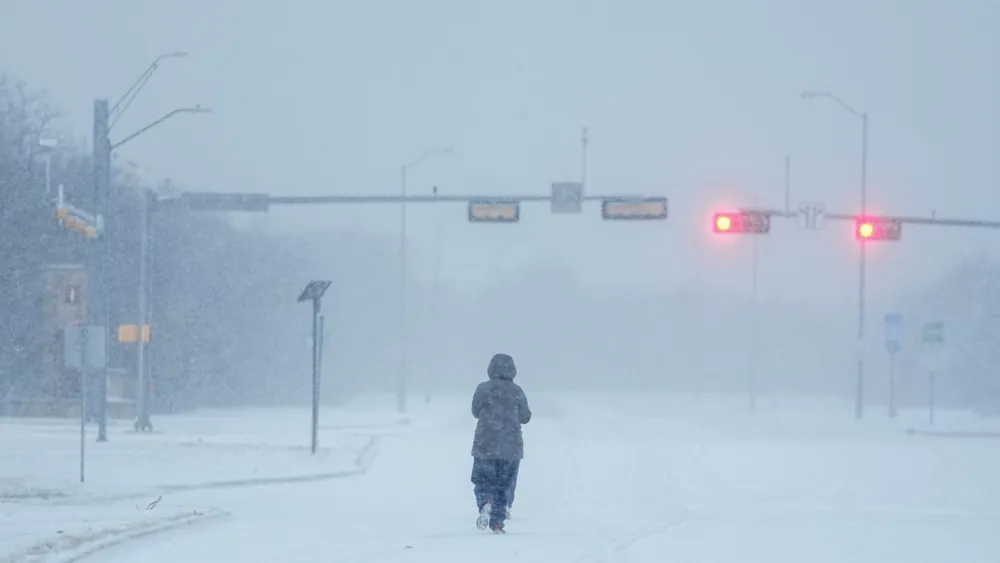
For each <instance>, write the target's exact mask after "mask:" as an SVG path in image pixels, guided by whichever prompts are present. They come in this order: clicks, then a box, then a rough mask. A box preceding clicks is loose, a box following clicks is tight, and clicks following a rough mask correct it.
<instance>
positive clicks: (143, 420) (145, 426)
mask: <svg viewBox="0 0 1000 563" xmlns="http://www.w3.org/2000/svg"><path fill="white" fill-rule="evenodd" d="M135 431H136V432H152V431H153V423H152V422H151V421H150V420H149V415H148V414H145V415H142V416H140V417H139V418H137V419H136V420H135Z"/></svg>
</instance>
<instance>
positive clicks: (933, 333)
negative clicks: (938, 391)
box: [923, 321, 944, 424]
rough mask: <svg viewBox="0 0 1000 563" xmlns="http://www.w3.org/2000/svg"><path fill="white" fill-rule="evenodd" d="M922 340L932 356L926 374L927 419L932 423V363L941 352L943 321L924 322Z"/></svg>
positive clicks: (934, 369)
mask: <svg viewBox="0 0 1000 563" xmlns="http://www.w3.org/2000/svg"><path fill="white" fill-rule="evenodd" d="M923 341H924V347H925V348H927V351H928V353H929V355H933V356H934V358H933V359H932V361H931V366H930V369H929V370H928V376H927V419H928V422H929V423H930V424H934V387H935V383H936V382H935V371H936V368H937V366H936V365H934V364H935V363H936V360H937V359H938V357H937V356H938V355H939V354H940V353H941V345H942V344H944V322H942V321H933V322H927V323H924V327H923Z"/></svg>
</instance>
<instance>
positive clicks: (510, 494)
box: [507, 464, 521, 508]
mask: <svg viewBox="0 0 1000 563" xmlns="http://www.w3.org/2000/svg"><path fill="white" fill-rule="evenodd" d="M520 472H521V466H520V464H518V466H517V468H515V469H514V478H513V479H511V480H510V487H507V507H508V508H510V507H511V506H514V489H516V488H517V474H518V473H520Z"/></svg>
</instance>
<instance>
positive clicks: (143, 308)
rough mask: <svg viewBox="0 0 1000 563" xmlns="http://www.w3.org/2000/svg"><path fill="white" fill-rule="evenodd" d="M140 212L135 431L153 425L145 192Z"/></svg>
mask: <svg viewBox="0 0 1000 563" xmlns="http://www.w3.org/2000/svg"><path fill="white" fill-rule="evenodd" d="M140 196H141V202H140V205H141V208H140V209H141V211H140V213H139V294H138V301H139V322H138V325H137V326H138V334H137V335H136V339H135V342H136V373H137V374H138V375H137V383H138V388H137V391H136V406H137V409H136V421H135V429H136V431H139V430H145V431H147V432H148V431H150V430H152V429H153V424H152V422H150V420H149V378H148V377H147V376H146V324H147V322H146V321H147V317H148V310H147V309H148V307H147V306H148V299H149V292H148V290H147V287H146V286H147V283H148V268H147V264H148V256H147V250H148V247H149V204H150V197H151V194H150V193H149V191H147V190H142V192H141V194H140ZM150 337H152V327H150Z"/></svg>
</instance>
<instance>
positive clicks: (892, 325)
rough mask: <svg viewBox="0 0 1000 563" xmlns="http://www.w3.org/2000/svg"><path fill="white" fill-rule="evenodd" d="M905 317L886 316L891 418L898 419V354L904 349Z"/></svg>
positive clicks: (897, 314)
mask: <svg viewBox="0 0 1000 563" xmlns="http://www.w3.org/2000/svg"><path fill="white" fill-rule="evenodd" d="M902 341H903V315H901V314H899V313H893V314H890V315H886V316H885V350H886V352H888V353H889V418H896V354H897V353H898V352H899V351H900V349H902V346H903V344H902Z"/></svg>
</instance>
